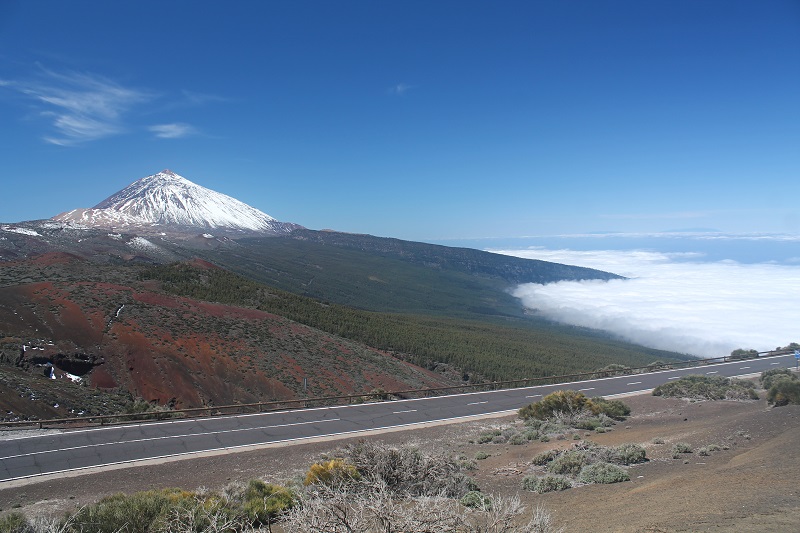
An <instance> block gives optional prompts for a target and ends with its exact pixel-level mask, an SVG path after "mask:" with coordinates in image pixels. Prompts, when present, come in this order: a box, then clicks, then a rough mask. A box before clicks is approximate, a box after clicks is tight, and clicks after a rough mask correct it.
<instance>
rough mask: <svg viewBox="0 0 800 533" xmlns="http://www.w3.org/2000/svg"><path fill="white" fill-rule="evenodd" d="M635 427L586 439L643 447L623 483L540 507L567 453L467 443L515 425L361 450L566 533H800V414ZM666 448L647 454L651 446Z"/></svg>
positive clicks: (582, 490)
mask: <svg viewBox="0 0 800 533" xmlns="http://www.w3.org/2000/svg"><path fill="white" fill-rule="evenodd" d="M624 400H625V402H626V403H628V404H629V405H630V406H631V407H632V409H633V413H632V416H631V417H630V418H629V419H628V420H627V421H625V422H621V423H618V424H617V425H616V426H614V428H613V430H612V431H610V432H608V433H604V434H597V433H591V434H586V433H585V432H581V433H580V436H581V437H582V438H585V439H588V440H592V441H594V442H597V443H600V444H606V445H616V444H620V443H624V442H635V443H641V444H643V445H645V447H646V448H647V455H648V458H649V459H650V460H649V461H648V462H647V463H645V464H642V465H639V466H635V467H632V468H631V470H630V474H631V481H630V482H625V483H618V484H615V485H586V486H582V487H578V488H573V489H570V490H567V491H563V492H559V493H550V494H544V495H538V494H534V493H531V492H526V491H523V490H521V489H520V488H519V487H520V481H521V479H522V477H523V476H524V475H525V474H526V473H527V472H529V470H530V466H529V463H530V459H531V457H532V456H533V455H535V454H537V453H539V452H541V451H544V450H547V449H551V448H557V447H558V448H563V447H569V446H571V445H572V443H573V441H572V440H569V439H564V440H553V441H551V442H547V443H541V442H535V443H528V444H524V445H520V446H512V445H508V444H500V445H498V444H481V445H479V444H475V443H470V441H471V440H473V441H474V440H475V439H476V438H477V436H478V435H479V434H480V433H481V432H482V431H484V430H486V429H488V428H494V427H499V426H507V425H509V424H513V423H515V421H514V417H511V416H509V417H504V418H492V419H483V420H476V421H472V422H467V423H461V424H453V425H441V426H434V427H428V428H422V429H416V430H406V431H397V432H392V433H385V434H381V435H372V436H368V437H366V438H370V439H379V440H383V441H384V442H387V443H390V444H398V445H399V444H407V443H412V444H414V445H417V446H419V447H420V448H422V449H428V450H442V449H448V450H450V451H452V452H453V453H456V454H458V455H463V456H467V457H469V458H472V457H474V456H475V454H476V453H477V452H478V451H484V452H486V453H489V454H490V457H489V458H488V459H485V460H482V461H478V465H479V468H478V470H477V471H475V475H476V478H477V481H478V484H479V486H480V487H481V488H482V490H483V491H484V492H487V493H492V494H502V495H513V494H519V496H520V497H521V499H522V501H523V503H525V504H526V506H527V507H528V508H529V509H530V508H532V507H535V506H536V505H537V504H539V503H542V504H544V505H545V506H546V507H547V508H548V509H550V511H551V512H552V513H553V514H554V515H555V518H556V521H557V523H558V524H559V525H561V526H563V527H564V528H565V531H568V532H573V531H575V532H583V531H598V532H602V531H626V532H653V533H655V532H666V531H670V532H671V531H715V532H725V531H727V532H738V531H759V532H760V531H778V532H785V531H800V497H798V496H800V494H799V492H800V490H799V489H798V480H800V406H787V407H780V408H770V407H768V406H767V405H766V403H765V402H764V401H763V400H762V401H758V402H747V403H745V402H728V401H723V402H696V403H689V402H686V401H683V400H676V399H664V398H656V397H652V396H633V397H628V398H625V399H624ZM654 440H655V441H657V442H661V440H663V444H654V442H653V441H654ZM353 441H354V439H343V440H338V441H323V442H315V443H307V444H302V445H295V446H291V447H277V448H265V449H260V450H256V451H250V452H244V453H236V454H229V455H221V456H212V457H201V458H195V459H187V460H181V461H175V462H170V463H165V464H160V465H146V466H138V467H131V468H125V469H119V470H112V471H105V472H99V473H93V474H86V475H80V476H76V477H71V478H60V479H51V480H40V481H37V482H34V483H31V484H27V485H24V486H18V487H10V486H6V487H3V486H0V508H2V509H3V511H9V510H11V509H13V508H16V509H17V510H21V511H23V512H25V513H28V514H36V513H62V512H64V511H68V510H70V509H74V508H75V506H79V505H82V504H86V503H90V502H93V501H96V500H97V499H98V498H100V497H102V496H105V495H109V494H113V493H115V492H120V491H124V492H134V491H138V490H146V489H152V488H162V487H174V486H179V487H183V488H186V489H194V488H198V487H201V486H202V487H206V488H209V489H212V490H217V489H221V488H222V487H224V486H225V485H226V484H228V483H230V482H232V481H237V480H242V481H245V480H248V479H250V478H254V477H262V478H265V479H267V480H269V481H272V482H287V481H291V480H292V479H297V478H298V477H299V476H301V475H302V474H303V473H304V472H305V470H306V469H307V468H308V466H309V464H311V463H312V462H314V461H315V460H317V459H319V458H320V457H321V456H322V455H323V454H335V451H336V449H337V448H338V447H340V446H343V445H345V444H347V443H348V442H353ZM675 442H687V443H689V444H690V445H692V447H693V448H695V450H696V449H697V448H699V447H701V446H705V445H709V444H718V445H720V446H721V447H728V448H729V449H727V450H724V449H723V450H720V451H717V452H712V453H711V455H710V456H700V455H698V454H697V453H692V454H685V455H684V456H683V457H681V458H680V459H673V458H672V445H673V444H674V443H675Z"/></svg>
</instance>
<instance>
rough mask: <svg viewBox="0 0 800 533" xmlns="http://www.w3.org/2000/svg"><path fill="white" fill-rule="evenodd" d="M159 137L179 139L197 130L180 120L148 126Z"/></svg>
mask: <svg viewBox="0 0 800 533" xmlns="http://www.w3.org/2000/svg"><path fill="white" fill-rule="evenodd" d="M148 129H149V130H150V131H151V132H153V133H154V134H155V136H156V137H158V138H159V139H180V138H181V137H188V136H190V135H194V134H196V133H197V130H196V129H195V128H194V127H193V126H191V125H189V124H183V123H180V122H175V123H172V124H156V125H155V126H150V127H149V128H148Z"/></svg>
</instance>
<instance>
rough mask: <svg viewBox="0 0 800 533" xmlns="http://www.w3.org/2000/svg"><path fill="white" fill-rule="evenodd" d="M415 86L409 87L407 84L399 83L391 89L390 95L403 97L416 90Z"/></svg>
mask: <svg viewBox="0 0 800 533" xmlns="http://www.w3.org/2000/svg"><path fill="white" fill-rule="evenodd" d="M414 88H415V86H414V85H409V84H407V83H398V84H397V85H393V86H392V87H390V88H389V94H394V95H397V96H403V95H404V94H406V93H407V92H408V91H410V90H411V89H414Z"/></svg>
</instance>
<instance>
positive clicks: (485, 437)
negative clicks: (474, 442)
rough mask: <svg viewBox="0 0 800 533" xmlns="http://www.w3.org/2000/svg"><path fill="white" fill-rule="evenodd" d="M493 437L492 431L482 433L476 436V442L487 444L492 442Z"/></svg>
mask: <svg viewBox="0 0 800 533" xmlns="http://www.w3.org/2000/svg"><path fill="white" fill-rule="evenodd" d="M494 437H495V435H494V433H483V434H481V435H479V436H478V444H487V443H489V442H492V440H493V439H494Z"/></svg>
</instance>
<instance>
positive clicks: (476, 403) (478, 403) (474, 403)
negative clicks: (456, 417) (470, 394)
mask: <svg viewBox="0 0 800 533" xmlns="http://www.w3.org/2000/svg"><path fill="white" fill-rule="evenodd" d="M482 403H489V401H488V400H487V401H484V402H472V403H468V404H467V405H480V404H482Z"/></svg>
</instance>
